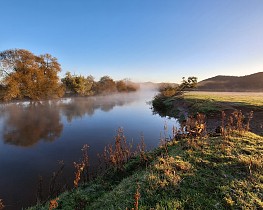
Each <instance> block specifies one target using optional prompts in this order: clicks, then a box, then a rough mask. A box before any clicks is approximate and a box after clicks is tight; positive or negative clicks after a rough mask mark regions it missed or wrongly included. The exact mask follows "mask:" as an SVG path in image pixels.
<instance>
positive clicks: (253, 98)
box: [185, 91, 263, 106]
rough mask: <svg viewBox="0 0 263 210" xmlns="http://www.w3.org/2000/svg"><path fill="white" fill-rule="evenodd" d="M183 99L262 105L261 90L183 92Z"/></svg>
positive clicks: (262, 94)
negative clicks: (256, 91)
mask: <svg viewBox="0 0 263 210" xmlns="http://www.w3.org/2000/svg"><path fill="white" fill-rule="evenodd" d="M185 99H198V100H213V101H216V102H230V103H232V104H234V103H237V105H242V104H243V105H252V106H263V93H262V92H258V93H255V92H201V91H200V92H199V91H192V92H187V93H185Z"/></svg>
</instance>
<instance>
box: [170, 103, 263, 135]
mask: <svg viewBox="0 0 263 210" xmlns="http://www.w3.org/2000/svg"><path fill="white" fill-rule="evenodd" d="M213 105H214V106H213V107H214V108H211V110H209V109H207V110H206V109H204V108H203V107H200V106H198V105H197V104H195V103H193V102H191V101H188V100H184V99H178V100H174V101H173V102H172V106H170V112H167V114H168V115H169V116H170V117H176V118H179V119H183V118H186V117H187V116H191V115H192V116H193V115H195V114H196V113H197V112H199V113H203V114H205V115H206V118H207V121H206V122H207V130H208V132H213V131H214V130H215V129H216V128H217V127H218V126H220V125H221V124H222V111H224V112H225V114H226V117H229V116H231V114H232V113H233V112H234V111H235V110H238V111H241V112H242V114H243V115H244V117H245V119H247V118H248V116H249V115H250V112H251V111H253V118H252V120H251V121H250V131H251V132H253V133H256V134H258V135H261V136H263V108H262V107H256V106H244V105H242V106H238V105H237V104H233V103H231V102H214V104H213ZM171 107H172V108H171ZM199 107H200V108H199Z"/></svg>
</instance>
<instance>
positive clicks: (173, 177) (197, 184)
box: [31, 133, 263, 210]
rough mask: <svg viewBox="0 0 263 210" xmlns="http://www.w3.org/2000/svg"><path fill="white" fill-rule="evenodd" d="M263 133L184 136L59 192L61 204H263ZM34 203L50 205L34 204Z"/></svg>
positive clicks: (77, 206) (166, 206)
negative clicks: (120, 167)
mask: <svg viewBox="0 0 263 210" xmlns="http://www.w3.org/2000/svg"><path fill="white" fill-rule="evenodd" d="M262 154H263V138H262V137H260V136H257V135H255V134H253V133H244V134H242V135H239V134H237V133H233V134H231V136H229V137H228V138H225V139H223V138H222V137H221V136H220V137H209V138H206V139H198V140H193V139H192V140H191V139H181V140H179V141H172V142H169V145H168V149H167V150H166V149H165V147H164V146H162V147H161V148H157V149H155V150H154V151H152V152H150V153H147V154H146V158H147V162H146V164H145V161H144V160H140V158H139V157H137V158H134V159H132V160H130V161H129V162H128V163H127V164H126V165H125V167H124V171H123V172H121V173H120V172H114V171H112V172H109V173H108V174H107V175H106V176H104V178H103V177H100V178H98V179H97V180H95V181H93V182H91V183H90V184H89V185H87V186H83V187H81V188H79V189H77V190H73V191H72V192H66V193H64V194H62V195H61V196H60V197H59V200H58V208H57V209H70V210H71V209H103V210H105V209H125V208H128V209H131V208H132V207H134V194H135V192H136V189H138V187H137V184H138V185H139V192H140V199H139V209H151V208H152V209H263V172H262V171H263V168H262V166H263V157H262ZM33 209H48V204H47V205H46V206H44V207H40V206H38V207H34V208H31V210H33Z"/></svg>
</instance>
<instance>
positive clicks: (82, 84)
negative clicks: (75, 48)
mask: <svg viewBox="0 0 263 210" xmlns="http://www.w3.org/2000/svg"><path fill="white" fill-rule="evenodd" d="M61 81H62V83H63V84H64V85H65V87H66V90H67V91H68V92H70V93H74V94H77V95H81V96H89V95H93V90H92V87H93V84H94V78H93V76H88V77H86V78H85V77H84V76H81V75H79V76H78V75H71V73H70V72H67V73H66V76H65V78H63V79H62V80H61Z"/></svg>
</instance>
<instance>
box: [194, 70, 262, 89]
mask: <svg viewBox="0 0 263 210" xmlns="http://www.w3.org/2000/svg"><path fill="white" fill-rule="evenodd" d="M197 90H202V91H263V72H258V73H255V74H251V75H246V76H240V77H237V76H215V77H212V78H209V79H205V80H202V81H201V82H199V83H198V84H197Z"/></svg>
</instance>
